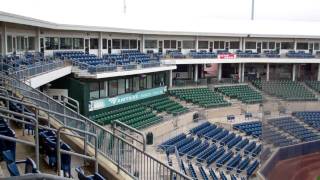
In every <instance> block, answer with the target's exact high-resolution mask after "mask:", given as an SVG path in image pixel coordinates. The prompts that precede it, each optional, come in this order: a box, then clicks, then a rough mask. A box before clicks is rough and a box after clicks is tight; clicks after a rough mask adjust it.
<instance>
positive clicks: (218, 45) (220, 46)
mask: <svg viewBox="0 0 320 180" xmlns="http://www.w3.org/2000/svg"><path fill="white" fill-rule="evenodd" d="M214 49H224V41H214Z"/></svg>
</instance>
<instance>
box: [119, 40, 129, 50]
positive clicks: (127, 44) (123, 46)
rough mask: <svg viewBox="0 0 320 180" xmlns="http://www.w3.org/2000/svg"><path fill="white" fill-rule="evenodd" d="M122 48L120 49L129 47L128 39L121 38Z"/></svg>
mask: <svg viewBox="0 0 320 180" xmlns="http://www.w3.org/2000/svg"><path fill="white" fill-rule="evenodd" d="M121 41H122V44H121V45H122V48H121V49H129V40H127V39H122V40H121Z"/></svg>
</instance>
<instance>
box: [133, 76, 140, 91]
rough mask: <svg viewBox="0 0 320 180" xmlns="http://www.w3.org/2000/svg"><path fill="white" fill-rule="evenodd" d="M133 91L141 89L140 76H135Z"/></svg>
mask: <svg viewBox="0 0 320 180" xmlns="http://www.w3.org/2000/svg"><path fill="white" fill-rule="evenodd" d="M133 91H134V92H136V91H139V77H133Z"/></svg>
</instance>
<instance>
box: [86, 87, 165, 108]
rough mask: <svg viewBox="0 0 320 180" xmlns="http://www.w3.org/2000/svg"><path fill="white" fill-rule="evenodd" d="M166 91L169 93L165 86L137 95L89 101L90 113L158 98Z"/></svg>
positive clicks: (139, 92) (130, 94) (136, 93)
mask: <svg viewBox="0 0 320 180" xmlns="http://www.w3.org/2000/svg"><path fill="white" fill-rule="evenodd" d="M166 91H167V87H166V86H163V87H158V88H153V89H148V90H143V91H138V92H135V93H127V94H123V95H119V96H116V97H112V98H104V99H97V100H93V101H89V111H95V110H99V109H103V108H106V107H111V106H115V105H119V104H124V103H128V102H132V101H137V100H140V99H144V98H149V97H153V96H158V95H161V94H164V93H165V92H166Z"/></svg>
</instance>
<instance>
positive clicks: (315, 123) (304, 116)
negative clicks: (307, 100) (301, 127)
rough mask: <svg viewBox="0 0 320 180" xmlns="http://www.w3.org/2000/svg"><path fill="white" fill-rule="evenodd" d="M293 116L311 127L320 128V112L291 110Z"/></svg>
mask: <svg viewBox="0 0 320 180" xmlns="http://www.w3.org/2000/svg"><path fill="white" fill-rule="evenodd" d="M292 115H293V116H295V117H297V118H298V119H300V120H302V121H303V122H305V123H307V124H309V125H310V126H312V127H313V128H315V129H317V130H320V112H319V111H302V112H293V113H292Z"/></svg>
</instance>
